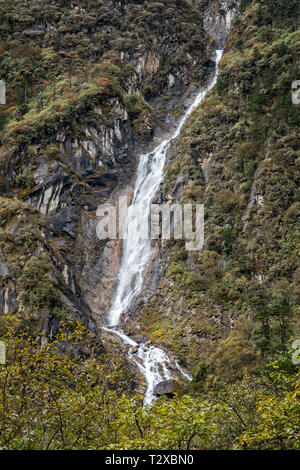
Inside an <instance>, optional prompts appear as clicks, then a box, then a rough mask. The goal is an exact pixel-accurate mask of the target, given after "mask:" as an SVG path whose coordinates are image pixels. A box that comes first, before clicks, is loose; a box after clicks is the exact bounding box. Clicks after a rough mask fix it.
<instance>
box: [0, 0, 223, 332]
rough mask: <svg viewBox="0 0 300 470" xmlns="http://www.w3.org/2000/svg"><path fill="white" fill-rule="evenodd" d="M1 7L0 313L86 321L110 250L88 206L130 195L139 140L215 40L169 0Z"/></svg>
mask: <svg viewBox="0 0 300 470" xmlns="http://www.w3.org/2000/svg"><path fill="white" fill-rule="evenodd" d="M8 7H9V8H8ZM0 8H1V17H2V18H3V21H2V24H1V31H0V34H1V45H0V60H1V62H0V63H1V65H0V70H1V75H0V78H1V79H3V80H5V82H6V85H7V106H4V107H3V106H2V107H1V127H2V133H1V144H2V146H1V149H0V155H1V156H0V168H1V176H0V190H1V195H2V199H1V234H0V240H1V241H0V244H1V263H2V264H1V278H0V282H1V287H0V312H1V313H5V314H6V313H9V312H13V311H16V309H18V304H19V303H20V301H21V302H22V304H23V307H22V309H23V310H24V311H26V310H27V309H28V311H29V312H30V311H32V309H33V308H34V309H36V311H37V312H40V313H39V314H37V315H36V317H37V318H41V319H42V321H41V325H40V326H41V327H42V328H46V329H47V328H49V324H51V325H52V326H51V328H52V327H53V322H54V324H55V325H56V327H57V325H58V323H57V321H58V320H62V319H63V318H65V317H66V315H69V314H70V312H73V315H75V316H76V317H77V318H80V319H82V320H84V319H85V321H86V320H87V318H89V321H90V326H91V327H93V328H94V326H95V321H96V322H97V321H98V320H99V322H100V324H101V323H102V320H103V315H104V314H105V313H106V310H107V308H108V305H109V302H110V298H111V295H112V292H113V289H114V285H115V277H116V273H117V270H118V263H119V257H120V246H119V244H117V243H116V244H107V243H105V242H100V241H99V240H97V238H96V222H97V221H96V218H95V213H96V208H97V206H98V204H99V203H102V202H105V201H107V200H108V198H109V197H111V198H113V197H117V195H119V194H123V193H124V194H127V193H128V192H129V194H130V189H128V188H127V185H128V184H129V182H130V181H131V179H132V177H133V176H134V173H135V168H136V155H137V154H138V151H139V149H140V148H142V147H145V146H147V145H151V141H152V139H153V137H155V136H158V137H159V135H160V134H162V135H163V134H164V133H165V132H167V131H168V130H169V129H170V128H171V127H172V125H173V123H174V116H175V117H176V116H178V115H179V114H180V113H181V109H182V106H184V103H183V100H182V97H184V96H185V93H186V96H188V95H189V93H190V92H192V91H193V89H194V88H195V85H196V84H198V83H200V82H203V81H205V80H207V79H208V78H209V76H210V73H211V72H212V71H213V62H212V60H211V59H210V58H209V57H210V54H211V52H212V51H213V47H214V42H213V41H212V40H209V37H208V36H207V34H206V33H205V31H204V29H203V27H202V16H201V14H200V13H199V11H198V10H197V9H196V8H194V7H193V6H192V5H191V4H190V3H189V2H186V1H181V0H178V1H176V2H173V1H168V2H164V4H163V5H162V4H160V3H159V2H144V1H140V2H115V1H100V0H98V1H92V2H90V1H89V2H78V3H76V2H75V3H74V2H70V1H59V2H57V1H55V2H54V1H53V2H52V1H50V2H48V4H47V6H46V7H45V5H44V3H43V2H41V1H38V0H35V1H34V2H28V3H24V2H23V1H20V2H8V3H7V2H4V1H2V2H1V3H0ZM24 43H25V45H26V47H25V48H24ZM176 105H177V107H176ZM41 312H42V315H40V314H41ZM92 313H93V315H91V314H92ZM93 325H94V326H93Z"/></svg>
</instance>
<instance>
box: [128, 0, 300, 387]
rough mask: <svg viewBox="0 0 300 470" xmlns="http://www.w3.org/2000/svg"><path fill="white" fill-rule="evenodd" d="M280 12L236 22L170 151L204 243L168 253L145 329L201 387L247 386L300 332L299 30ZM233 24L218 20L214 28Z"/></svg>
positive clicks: (169, 170) (269, 8) (176, 183)
mask: <svg viewBox="0 0 300 470" xmlns="http://www.w3.org/2000/svg"><path fill="white" fill-rule="evenodd" d="M243 4H244V10H245V2H243ZM293 5H294V4H293V3H292V2H291V4H289V5H288V7H289V8H295V5H294V6H293ZM277 7H278V5H277V6H276V8H277ZM273 8H275V5H273V3H272V2H269V1H268V0H265V1H264V2H252V4H251V5H250V6H249V7H248V9H246V10H245V11H244V12H243V14H242V15H241V16H240V18H239V19H238V20H237V21H236V24H235V26H234V28H233V31H232V33H231V35H230V37H229V40H228V41H227V43H226V44H225V50H224V56H223V59H222V61H221V63H220V74H219V78H218V82H217V86H216V88H215V89H214V90H213V91H212V92H211V93H210V94H209V95H208V96H207V98H206V100H205V102H204V103H203V106H201V107H200V108H199V109H198V110H197V111H195V112H194V114H193V115H192V116H191V118H190V120H189V121H188V122H187V124H186V126H185V128H184V130H183V132H182V134H181V139H180V141H179V142H177V143H176V144H175V145H174V146H173V148H172V149H171V151H170V155H169V164H168V165H167V167H166V175H165V181H164V185H163V188H162V192H161V197H162V200H164V201H174V202H175V201H178V202H181V203H187V202H189V203H195V202H197V203H201V202H202V203H203V204H204V207H205V245H204V247H203V250H202V251H201V252H200V253H197V252H187V251H186V250H185V247H184V243H183V242H181V241H170V242H164V243H162V244H161V246H160V250H159V255H158V258H160V260H159V261H158V260H156V261H155V262H156V263H157V265H158V266H159V267H160V270H159V269H157V268H155V271H156V272H160V277H159V279H158V285H157V288H156V289H155V290H154V292H153V294H152V296H150V299H149V296H148V295H147V296H144V300H145V301H146V302H145V304H144V308H143V307H142V310H143V313H142V316H141V321H140V326H141V330H142V331H143V333H144V334H146V336H148V337H150V338H151V339H152V340H155V341H157V342H159V343H161V344H162V345H164V346H166V347H168V348H170V349H172V350H173V351H175V352H176V354H177V355H178V356H179V357H180V358H181V360H182V361H183V364H184V363H187V364H189V365H190V366H192V365H196V367H195V370H194V372H195V374H194V377H195V381H196V382H197V381H198V384H200V385H199V386H203V383H204V382H205V380H206V379H207V377H209V376H210V374H213V375H214V374H215V375H216V376H217V377H218V376H219V377H224V376H226V377H227V378H228V379H229V380H234V379H235V378H236V377H237V376H239V377H240V376H241V374H242V372H241V371H242V370H243V369H251V368H252V367H254V366H255V364H257V363H258V362H259V360H260V358H261V356H263V355H265V354H268V353H270V352H272V351H274V350H276V348H279V349H280V348H282V347H283V344H284V343H285V341H287V337H288V335H293V334H297V331H299V312H298V310H297V308H296V306H295V304H296V302H297V295H298V288H297V282H298V281H297V279H298V275H299V274H298V268H297V262H296V258H295V247H296V244H295V243H296V237H297V235H296V234H295V232H294V231H293V229H292V226H294V225H293V224H294V222H295V220H296V219H295V217H296V212H297V209H296V207H298V206H297V204H298V203H297V189H296V187H297V180H298V169H297V167H298V149H299V141H298V138H297V137H296V135H297V133H298V132H299V110H297V107H296V106H295V105H294V104H293V103H292V99H291V98H292V97H291V83H292V82H293V80H294V77H295V76H297V74H298V71H297V59H296V55H297V54H296V52H295V51H297V50H298V48H299V35H298V31H297V24H298V23H297V20H296V19H293V18H292V17H289V19H287V18H286V17H285V18H280V15H279V12H278V11H277V10H276V11H277V13H276V18H277V19H276V20H275V19H274V11H273ZM278 8H279V7H278ZM230 15H232V14H231V13H230ZM294 15H295V18H297V17H298V18H299V11H298V12H297V11H295V12H294ZM225 17H226V12H225V13H224V15H221V16H220V15H219V14H215V13H213V11H212V20H213V24H214V27H216V19H219V20H220V18H225ZM228 18H229V16H228ZM219 20H218V21H219ZM222 21H223V20H222ZM267 29H268V31H269V33H268V34H266V30H267ZM275 29H276V31H275ZM287 30H288V31H289V33H287ZM286 34H287V36H286ZM216 35H218V36H219V30H218V26H217V32H216ZM220 38H221V36H219V39H220ZM141 300H143V298H142V299H141ZM141 305H143V302H141ZM280 312H281V313H280ZM283 312H285V313H283ZM131 328H132V330H133V329H134V327H133V326H131ZM197 377H198V378H197ZM201 384H202V385H201Z"/></svg>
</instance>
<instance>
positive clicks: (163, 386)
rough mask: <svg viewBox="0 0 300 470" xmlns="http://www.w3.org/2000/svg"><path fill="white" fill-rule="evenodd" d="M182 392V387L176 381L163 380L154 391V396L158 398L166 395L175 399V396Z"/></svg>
mask: <svg viewBox="0 0 300 470" xmlns="http://www.w3.org/2000/svg"><path fill="white" fill-rule="evenodd" d="M180 391H181V387H180V385H179V383H178V382H177V381H176V380H174V379H170V380H163V381H162V382H160V383H159V384H157V385H156V387H155V389H154V395H156V396H157V397H160V396H162V395H166V396H167V397H169V398H173V397H174V395H175V394H178V393H179V392H180Z"/></svg>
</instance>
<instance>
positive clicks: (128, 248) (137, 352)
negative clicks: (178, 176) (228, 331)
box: [103, 50, 223, 406]
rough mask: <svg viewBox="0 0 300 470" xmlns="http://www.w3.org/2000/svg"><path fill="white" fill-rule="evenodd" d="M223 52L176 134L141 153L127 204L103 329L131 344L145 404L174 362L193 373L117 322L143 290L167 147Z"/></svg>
mask: <svg viewBox="0 0 300 470" xmlns="http://www.w3.org/2000/svg"><path fill="white" fill-rule="evenodd" d="M222 52H223V51H222V50H217V51H216V72H215V75H214V77H213V79H212V80H211V82H210V83H209V85H208V86H207V87H205V88H203V89H201V91H200V92H199V93H198V95H197V96H196V98H195V100H194V102H193V103H192V105H191V106H190V107H189V108H188V109H187V111H186V112H185V114H184V116H183V117H182V118H181V120H180V121H179V123H178V125H177V128H176V130H175V132H174V133H173V135H172V136H171V137H170V138H168V139H166V140H164V141H163V142H162V143H161V144H160V145H158V146H157V147H156V148H155V149H154V150H153V151H152V152H150V153H148V154H145V155H141V156H140V161H139V165H138V170H137V177H136V181H135V188H134V195H133V199H132V203H131V205H130V206H129V208H128V213H127V220H126V224H125V230H126V237H124V242H123V256H122V261H121V266H120V270H119V276H118V279H119V282H118V286H117V290H116V294H115V297H114V299H113V301H112V305H111V308H110V310H109V312H108V316H107V318H108V326H107V327H103V329H104V330H106V331H109V332H110V333H113V334H116V335H118V336H119V337H120V338H121V340H122V341H123V343H124V344H126V345H128V346H130V349H129V352H128V355H129V358H130V359H131V360H133V361H134V362H135V363H136V364H137V366H138V368H139V370H140V372H141V373H142V374H143V376H144V377H145V380H146V383H147V390H146V393H145V397H144V404H145V406H147V405H150V404H151V403H152V402H153V401H154V400H155V396H154V389H155V387H156V385H158V384H159V383H160V382H162V381H164V380H168V379H171V378H172V376H171V373H170V371H169V368H168V365H171V364H172V365H173V367H176V368H177V369H178V370H179V372H180V373H181V374H182V375H183V376H184V377H185V378H187V379H189V380H191V377H190V376H189V375H188V374H187V373H186V372H184V371H183V369H182V368H181V367H180V365H179V364H178V363H177V362H174V363H172V361H171V359H170V358H169V357H168V355H167V353H166V352H165V351H163V350H162V349H160V348H158V347H155V346H152V345H148V344H144V343H140V344H138V343H136V342H135V341H133V340H132V339H131V338H129V337H128V336H127V335H126V334H125V333H124V332H123V331H121V329H120V328H118V325H119V323H120V319H121V315H124V314H125V315H126V313H127V312H128V311H129V308H130V306H131V305H132V301H133V299H135V298H136V296H137V295H138V294H139V293H140V292H141V289H142V286H143V276H144V270H145V268H146V266H147V264H148V263H149V261H150V258H151V255H152V243H151V240H150V238H149V237H148V238H146V237H145V236H143V235H144V234H143V229H142V227H143V226H144V224H147V226H148V220H149V215H150V210H151V203H152V200H153V198H154V196H155V194H156V193H157V191H158V189H159V186H160V184H161V182H162V180H163V172H164V165H165V160H166V154H167V151H168V149H169V147H170V144H171V141H172V140H174V139H176V138H177V137H178V136H179V134H180V131H181V129H182V126H183V125H184V123H185V121H186V120H187V119H188V117H189V116H190V114H191V113H192V111H193V110H194V109H195V108H196V107H197V106H199V105H200V104H201V102H202V101H203V99H204V97H205V95H206V94H207V92H208V91H209V90H211V89H212V88H213V87H214V85H215V84H216V81H217V75H218V64H219V61H220V60H221V57H222ZM137 218H138V220H137ZM138 227H140V230H138Z"/></svg>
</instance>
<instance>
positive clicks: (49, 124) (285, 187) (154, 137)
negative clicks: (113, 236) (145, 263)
mask: <svg viewBox="0 0 300 470" xmlns="http://www.w3.org/2000/svg"><path fill="white" fill-rule="evenodd" d="M0 17H1V23H0V80H3V81H5V83H6V89H7V94H6V105H0V132H1V134H0V340H3V341H4V342H5V344H6V350H7V361H6V364H5V365H0V449H18V450H19V449H43V450H51V449H56V450H57V449H64V450H66V449H73V450H74V449H98V450H104V449H182V450H186V449H195V450H203V449H210V450H211V449H235V450H237V449H239V450H248V449H257V450H265V449H274V450H287V449H299V446H300V424H299V414H300V413H299V412H300V404H299V382H300V381H299V364H298V362H299V361H297V357H298V356H297V353H295V346H293V342H294V341H295V340H297V339H300V331H299V330H300V328H299V325H300V310H299V280H300V276H299V208H300V203H299V162H300V105H297V104H295V103H294V102H293V100H292V83H293V82H294V81H296V80H300V29H299V28H300V5H299V2H298V1H297V0H285V1H283V0H253V1H251V0H241V1H240V2H238V1H235V0H222V1H219V0H212V1H207V0H193V1H188V0H176V1H171V0H165V1H164V2H152V1H142V0H141V1H122V0H121V1H108V0H91V1H90V0H87V1H78V2H75V1H68V0H59V1H52V0H50V1H49V2H48V3H47V4H45V3H44V2H42V1H40V0H32V1H30V2H29V1H28V2H27V1H21V0H16V1H11V0H6V1H3V0H0ZM223 47H224V52H223V57H222V59H221V62H220V64H219V74H218V78H217V83H216V86H215V87H214V88H213V89H212V90H211V91H210V92H209V93H208V94H207V95H206V97H205V100H204V102H203V103H202V104H201V105H200V106H199V107H198V108H197V109H195V110H194V111H193V113H192V115H191V116H190V117H189V119H188V120H187V121H186V123H185V125H184V127H183V129H182V131H181V134H180V136H179V137H178V138H177V139H175V140H174V141H172V143H171V146H170V149H169V151H168V154H167V164H166V167H165V174H164V179H163V183H162V186H161V188H160V191H159V195H157V198H159V199H160V200H161V201H162V202H166V201H169V202H172V203H182V204H183V203H193V204H196V203H197V204H204V207H205V244H204V247H203V249H202V250H201V251H187V250H186V247H185V242H184V240H168V241H159V242H157V243H156V245H155V246H156V251H155V255H154V256H153V258H152V259H151V265H150V267H149V268H148V270H147V272H146V274H145V287H144V290H143V291H142V293H141V295H140V296H139V298H138V300H137V301H136V302H135V304H134V306H133V307H132V311H131V312H130V317H129V321H125V322H124V325H123V326H124V331H125V332H126V334H130V335H131V337H133V338H135V339H137V338H138V337H140V338H142V340H143V342H150V344H158V345H159V346H160V347H162V348H164V350H165V351H167V352H168V353H170V354H171V355H174V357H175V356H176V358H178V361H179V362H180V366H181V367H183V368H184V370H185V371H189V372H190V373H191V374H192V380H191V381H190V382H188V381H186V380H184V377H183V376H182V377H180V376H179V377H178V375H176V376H174V383H175V389H172V390H171V392H169V391H168V393H165V394H163V396H160V398H159V399H158V400H157V401H156V402H155V403H154V404H153V405H152V406H150V407H143V393H144V392H145V383H144V379H143V378H142V376H141V374H140V373H139V371H138V368H137V367H136V365H134V363H133V362H132V361H130V358H129V356H128V355H127V354H125V352H124V348H122V346H121V345H120V342H119V341H116V340H112V338H111V336H110V335H109V334H108V333H107V332H104V331H103V330H102V329H101V327H102V325H103V323H104V319H105V315H106V313H107V310H108V308H109V305H110V302H111V298H112V296H113V294H114V291H115V288H116V282H117V277H118V269H119V266H120V260H121V255H122V247H121V245H120V243H118V242H117V241H116V242H115V241H114V242H107V241H103V240H98V239H97V237H96V223H97V221H96V210H97V206H98V205H99V204H101V203H104V202H106V201H111V200H114V199H116V198H117V197H119V196H120V195H124V194H126V195H129V196H131V194H132V187H131V186H132V182H133V181H134V178H135V174H136V168H137V161H138V157H139V155H140V154H141V153H144V152H146V151H148V150H149V149H152V148H153V146H154V144H155V143H157V142H160V141H162V139H163V138H164V137H165V136H167V135H169V134H170V132H171V130H172V129H173V128H174V125H175V123H176V121H178V119H179V117H180V116H181V115H182V113H183V112H184V110H185V109H186V108H187V105H188V104H190V101H191V100H192V98H193V96H194V95H195V90H197V89H198V88H199V87H200V86H203V87H204V86H206V85H207V83H208V82H209V80H210V79H211V77H212V76H213V73H214V67H215V66H214V57H215V55H214V51H215V50H216V49H219V48H223ZM294 344H295V343H294ZM172 372H173V371H172ZM173 386H174V384H173Z"/></svg>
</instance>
